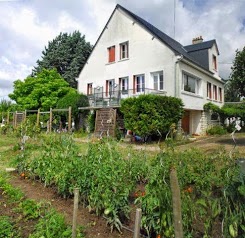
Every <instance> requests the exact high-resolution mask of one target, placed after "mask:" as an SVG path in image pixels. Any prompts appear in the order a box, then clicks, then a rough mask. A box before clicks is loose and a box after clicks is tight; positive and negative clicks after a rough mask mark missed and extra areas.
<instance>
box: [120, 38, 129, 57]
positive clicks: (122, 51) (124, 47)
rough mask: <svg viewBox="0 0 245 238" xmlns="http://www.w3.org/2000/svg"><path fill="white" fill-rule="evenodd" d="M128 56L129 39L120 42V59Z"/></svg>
mask: <svg viewBox="0 0 245 238" xmlns="http://www.w3.org/2000/svg"><path fill="white" fill-rule="evenodd" d="M127 58H128V41H127V42H124V43H121V44H120V60H121V59H127Z"/></svg>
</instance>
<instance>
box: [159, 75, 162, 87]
mask: <svg viewBox="0 0 245 238" xmlns="http://www.w3.org/2000/svg"><path fill="white" fill-rule="evenodd" d="M159 89H160V90H163V74H160V86H159Z"/></svg>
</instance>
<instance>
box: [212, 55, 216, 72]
mask: <svg viewBox="0 0 245 238" xmlns="http://www.w3.org/2000/svg"><path fill="white" fill-rule="evenodd" d="M213 69H214V70H216V71H217V57H216V56H215V55H213Z"/></svg>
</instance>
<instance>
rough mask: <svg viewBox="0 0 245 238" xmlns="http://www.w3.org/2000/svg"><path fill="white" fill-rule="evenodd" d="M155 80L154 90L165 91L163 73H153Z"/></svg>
mask: <svg viewBox="0 0 245 238" xmlns="http://www.w3.org/2000/svg"><path fill="white" fill-rule="evenodd" d="M151 75H152V79H153V88H154V90H163V89H164V83H163V71H158V72H154V73H151Z"/></svg>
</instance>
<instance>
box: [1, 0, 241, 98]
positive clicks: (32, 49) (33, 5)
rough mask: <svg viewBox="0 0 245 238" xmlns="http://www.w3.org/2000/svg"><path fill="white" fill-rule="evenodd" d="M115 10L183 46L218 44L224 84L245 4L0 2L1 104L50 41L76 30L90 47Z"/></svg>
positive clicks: (214, 0)
mask: <svg viewBox="0 0 245 238" xmlns="http://www.w3.org/2000/svg"><path fill="white" fill-rule="evenodd" d="M116 4H120V5H122V6H123V7H125V8H127V9H128V10H130V11H132V12H134V13H135V14H136V15H139V16H141V17H142V18H143V19H145V20H147V21H148V22H150V23H151V24H153V25H154V26H156V27H157V28H159V29H160V30H161V31H163V32H164V33H166V34H168V35H169V36H171V37H172V38H175V39H176V40H177V41H179V42H180V43H181V44H182V45H189V44H191V43H192V39H193V38H195V37H197V36H202V37H203V39H204V41H208V40H212V39H216V41H217V44H218V48H219V52H220V56H219V60H218V61H219V71H220V76H221V77H222V78H224V79H227V78H228V77H229V75H230V72H231V70H230V69H231V66H232V62H233V60H234V57H235V52H236V50H237V49H238V50H242V49H243V47H244V46H245V0H0V16H1V18H0V101H1V99H8V97H7V95H8V94H9V93H11V92H12V91H13V82H14V81H15V80H17V79H21V80H24V79H25V78H26V77H27V76H28V75H30V73H31V71H32V69H33V67H34V66H36V61H37V60H38V59H41V55H42V51H43V50H44V48H45V46H47V45H48V42H49V41H52V40H53V39H54V38H55V37H56V36H58V35H59V33H60V32H68V33H72V32H74V31H76V30H78V31H80V32H81V34H82V35H85V37H86V40H87V41H89V42H90V43H91V44H94V43H95V42H96V40H97V38H98V36H99V35H100V33H101V31H102V30H103V28H104V26H105V24H106V22H107V21H108V19H109V17H110V15H111V13H112V12H113V10H114V8H115V6H116Z"/></svg>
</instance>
